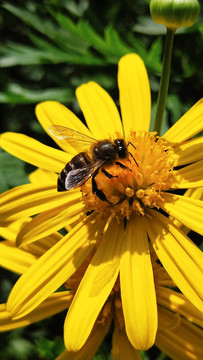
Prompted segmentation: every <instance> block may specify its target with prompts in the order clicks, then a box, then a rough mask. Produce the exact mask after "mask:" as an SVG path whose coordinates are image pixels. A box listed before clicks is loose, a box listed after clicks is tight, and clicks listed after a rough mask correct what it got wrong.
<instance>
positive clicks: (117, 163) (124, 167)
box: [115, 161, 132, 171]
mask: <svg viewBox="0 0 203 360" xmlns="http://www.w3.org/2000/svg"><path fill="white" fill-rule="evenodd" d="M115 164H116V165H118V166H120V167H121V169H127V170H129V171H132V170H131V169H130V168H129V167H128V166H125V165H124V164H122V163H121V162H120V161H116V162H115Z"/></svg>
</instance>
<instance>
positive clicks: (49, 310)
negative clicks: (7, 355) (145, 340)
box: [0, 221, 203, 360]
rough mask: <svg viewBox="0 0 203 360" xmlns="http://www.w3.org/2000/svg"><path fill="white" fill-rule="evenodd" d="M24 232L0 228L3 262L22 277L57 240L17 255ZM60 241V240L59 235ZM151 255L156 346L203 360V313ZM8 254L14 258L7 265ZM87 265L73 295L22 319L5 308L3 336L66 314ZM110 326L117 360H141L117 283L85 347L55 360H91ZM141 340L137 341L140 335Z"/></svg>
mask: <svg viewBox="0 0 203 360" xmlns="http://www.w3.org/2000/svg"><path fill="white" fill-rule="evenodd" d="M20 226H22V221H21V222H17V223H16V224H12V225H10V226H8V228H7V229H3V228H0V234H1V235H2V236H4V237H5V238H8V239H10V240H5V241H2V242H1V243H0V261H1V264H2V265H3V266H4V267H6V268H8V269H9V270H11V271H16V272H18V273H24V272H26V271H27V269H28V268H29V267H30V266H31V264H32V263H34V262H36V261H37V259H38V258H39V257H40V256H41V255H42V254H43V253H44V252H45V251H47V247H48V244H49V241H48V240H50V242H53V236H52V237H50V239H48V238H46V239H43V240H39V241H36V242H35V243H33V244H28V245H23V246H22V249H19V248H16V247H15V243H14V238H15V235H16V233H17V232H18V231H19V228H20ZM54 236H56V234H54ZM58 236H60V235H59V234H58ZM50 246H52V245H50ZM151 251H152V252H151V257H152V266H153V273H154V279H155V286H156V294H157V302H158V316H159V326H158V332H157V336H156V340H155V345H156V346H158V347H159V348H160V349H161V350H163V351H164V352H165V353H166V354H167V355H169V356H170V357H171V358H172V359H179V360H187V359H188V360H189V359H191V360H192V359H195V358H196V359H201V358H202V356H203V349H202V340H203V333H202V329H200V327H202V325H203V315H202V312H200V311H199V310H198V309H197V308H195V307H194V306H193V305H192V304H191V303H190V302H189V301H188V300H187V299H186V297H185V296H184V295H183V294H181V293H180V292H178V291H176V289H175V288H174V283H173V281H172V280H171V279H170V277H169V276H168V274H167V273H166V271H165V270H164V268H163V267H162V266H161V265H160V264H159V262H158V261H157V257H156V255H155V253H154V252H153V250H151ZM8 253H9V254H10V256H9V260H8ZM22 258H23V259H24V263H23V261H22ZM89 261H90V259H87V260H86V261H85V263H83V265H82V266H81V267H80V268H79V269H78V270H77V271H76V273H75V274H74V275H73V276H72V277H71V278H70V279H69V280H68V282H67V283H66V287H67V288H71V289H72V290H71V291H70V290H67V291H63V292H56V293H55V294H52V295H50V296H49V297H48V298H47V299H46V300H44V301H43V302H42V303H41V304H39V305H38V306H37V307H36V308H35V309H34V310H33V311H31V312H30V313H29V314H27V315H25V316H23V317H21V318H19V319H13V318H11V316H10V313H9V312H8V311H7V309H6V304H0V331H8V330H12V329H16V328H19V327H23V326H27V325H29V324H31V323H33V322H37V321H39V320H41V319H44V318H47V317H49V316H51V315H53V314H56V313H58V312H60V311H62V310H64V309H67V308H68V307H69V306H70V304H71V302H72V300H73V298H74V293H75V292H76V291H77V287H78V285H79V283H80V280H81V278H82V277H83V274H84V272H85V270H86V267H87V266H88V262H89ZM20 265H21V266H20ZM172 288H173V289H172ZM137 296H139V294H137ZM112 321H113V322H114V332H113V337H112V356H113V359H114V360H117V359H119V360H125V359H128V360H131V359H132V360H135V359H138V360H141V357H140V354H139V352H138V351H137V350H136V349H135V348H134V347H133V346H132V344H131V343H130V341H129V339H128V337H127V335H126V331H125V320H124V316H123V310H122V302H121V294H120V281H119V278H118V279H117V280H116V283H115V285H114V287H113V289H112V291H111V293H110V295H109V297H108V299H107V301H106V303H105V304H104V306H103V307H102V309H101V311H100V314H99V316H98V318H97V319H96V321H95V324H94V327H93V329H92V331H91V333H90V335H89V336H88V338H87V341H86V342H85V344H84V345H83V347H82V348H81V349H80V350H79V351H77V352H72V351H67V350H65V351H64V352H63V353H62V354H61V355H60V356H58V358H57V359H56V360H84V359H85V360H91V359H92V358H93V356H94V354H95V353H96V351H97V349H98V348H99V346H100V344H101V343H102V341H103V339H104V337H105V335H106V334H107V332H108V331H109V328H110V325H111V322H112ZM196 325H198V327H197V326H196ZM137 336H138V337H139V334H137Z"/></svg>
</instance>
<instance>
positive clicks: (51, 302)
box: [0, 291, 73, 331]
mask: <svg viewBox="0 0 203 360" xmlns="http://www.w3.org/2000/svg"><path fill="white" fill-rule="evenodd" d="M72 297H73V295H72V294H71V293H69V292H68V291H63V292H57V293H55V294H53V295H50V296H49V297H48V298H47V299H46V300H45V301H43V302H42V303H41V304H40V305H39V306H38V307H37V308H36V309H35V310H34V311H32V312H31V313H30V314H28V315H25V316H24V317H22V318H21V319H18V320H16V319H12V318H11V316H10V313H9V312H8V311H7V310H6V304H0V331H8V330H13V329H16V328H20V327H23V326H27V325H30V324H32V323H34V322H37V321H40V320H42V319H46V318H48V317H50V316H52V315H54V314H57V313H59V312H61V311H63V310H64V309H67V308H68V306H69V305H70V302H71V300H72Z"/></svg>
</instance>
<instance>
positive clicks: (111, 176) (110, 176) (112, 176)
mask: <svg viewBox="0 0 203 360" xmlns="http://www.w3.org/2000/svg"><path fill="white" fill-rule="evenodd" d="M101 171H102V172H103V173H104V175H106V177H107V178H109V179H112V178H114V177H118V175H112V174H110V173H109V172H108V171H106V170H105V169H101Z"/></svg>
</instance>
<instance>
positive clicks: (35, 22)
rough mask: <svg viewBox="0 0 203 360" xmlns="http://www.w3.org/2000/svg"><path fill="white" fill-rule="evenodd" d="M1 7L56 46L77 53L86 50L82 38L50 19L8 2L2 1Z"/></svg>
mask: <svg viewBox="0 0 203 360" xmlns="http://www.w3.org/2000/svg"><path fill="white" fill-rule="evenodd" d="M3 7H4V8H5V9H7V10H8V11H10V12H11V13H12V14H13V15H15V16H17V17H18V18H20V19H21V20H22V21H24V22H25V23H26V24H28V25H29V26H31V27H33V28H34V29H36V30H37V31H39V32H40V33H42V34H43V35H45V36H46V37H49V38H50V39H51V40H52V41H53V42H54V43H55V44H57V46H59V47H62V49H64V50H65V49H66V50H69V51H70V52H74V53H79V54H85V53H86V52H87V48H88V45H87V44H86V43H85V42H84V41H83V40H81V39H80V38H79V37H78V36H75V35H74V34H73V33H70V32H68V31H65V30H64V29H62V28H60V27H58V26H57V25H55V24H53V23H52V21H51V20H47V19H46V18H43V19H42V18H40V17H39V16H37V15H36V14H34V13H32V12H31V11H27V10H25V9H24V8H20V7H16V6H14V5H11V4H9V3H4V5H3Z"/></svg>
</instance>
